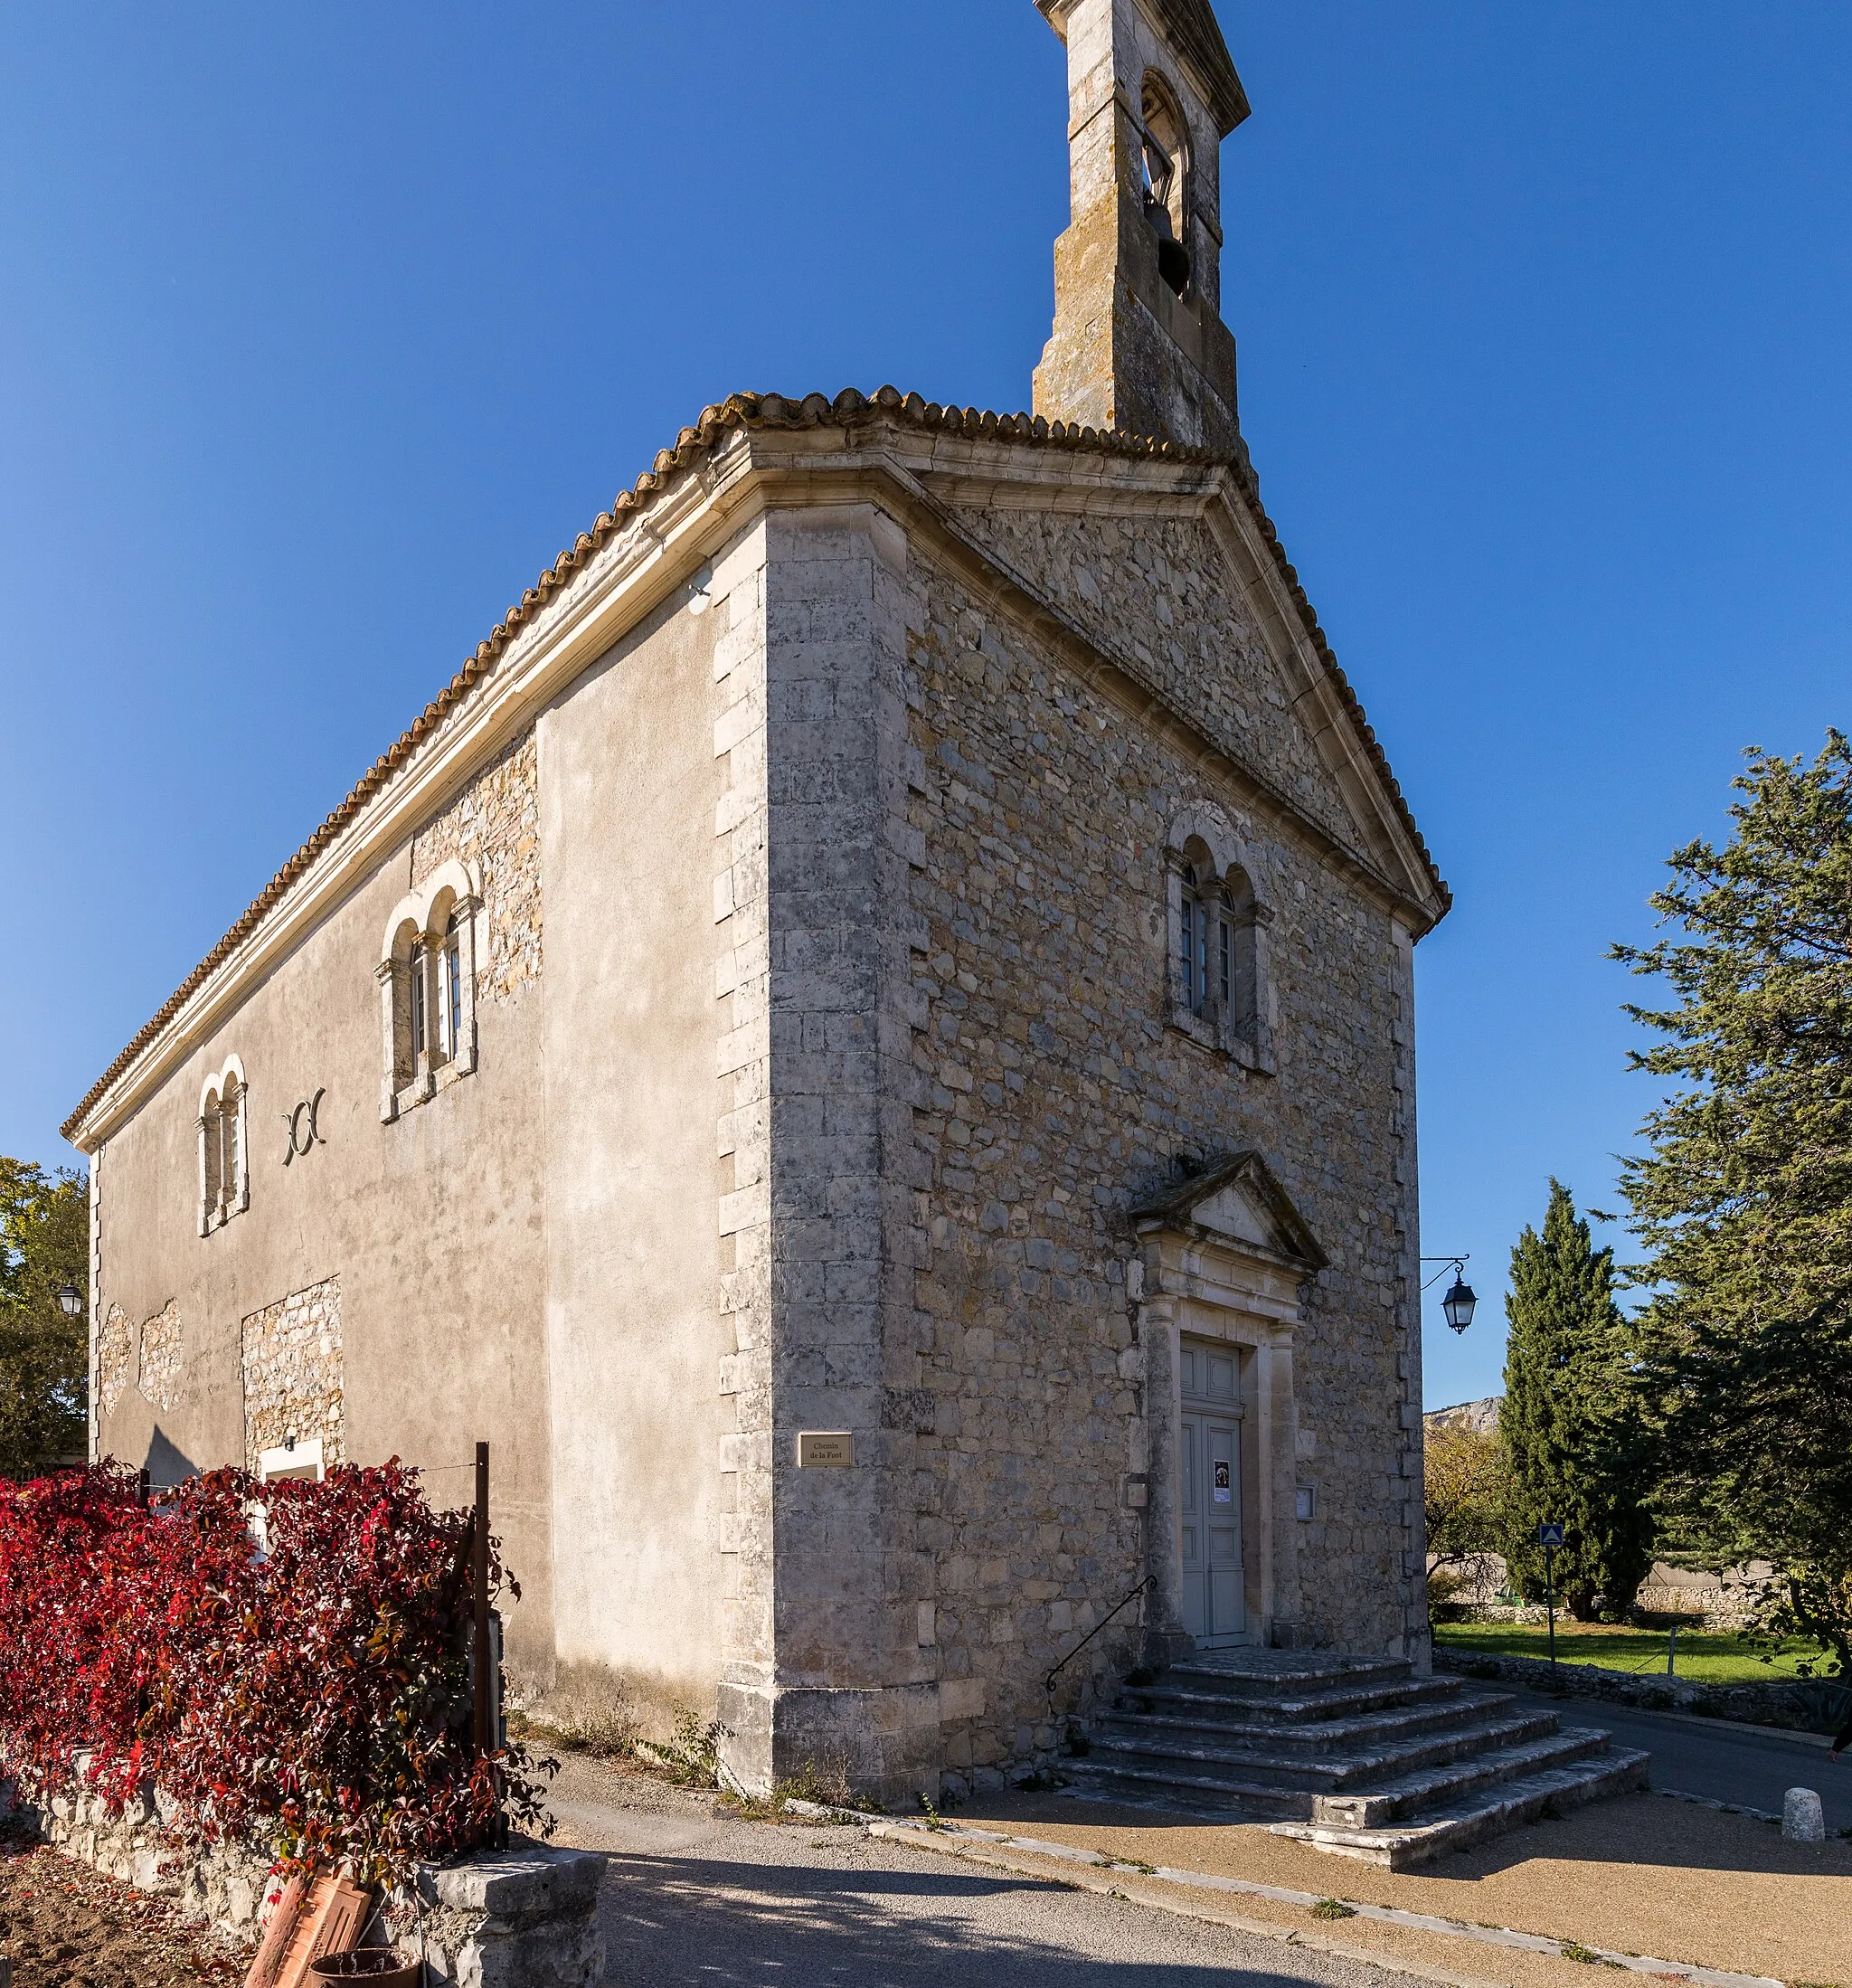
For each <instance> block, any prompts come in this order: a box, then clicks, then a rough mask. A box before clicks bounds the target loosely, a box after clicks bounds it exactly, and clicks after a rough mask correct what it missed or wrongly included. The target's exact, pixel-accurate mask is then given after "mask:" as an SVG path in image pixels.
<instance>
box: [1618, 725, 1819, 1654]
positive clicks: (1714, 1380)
mask: <svg viewBox="0 0 1852 1988" xmlns="http://www.w3.org/2000/svg"><path fill="white" fill-rule="evenodd" d="M1748 762H1749V763H1748V766H1747V768H1746V769H1745V771H1744V772H1743V775H1742V776H1741V777H1740V778H1739V779H1738V780H1737V781H1736V782H1735V785H1736V787H1737V789H1738V790H1740V792H1742V793H1743V795H1744V796H1746V799H1744V800H1740V801H1738V802H1737V803H1736V804H1735V805H1734V806H1733V807H1732V809H1731V816H1732V819H1734V823H1735V833H1734V838H1733V839H1732V840H1731V841H1730V842H1729V843H1728V844H1727V845H1726V846H1725V847H1724V848H1722V849H1717V848H1714V847H1712V846H1711V845H1710V844H1709V843H1707V842H1693V843H1690V844H1688V845H1687V847H1684V848H1682V849H1680V850H1678V851H1677V853H1676V854H1675V855H1674V856H1673V857H1672V859H1671V865H1670V867H1671V870H1672V873H1673V882H1672V884H1671V885H1669V886H1668V888H1667V889H1665V890H1663V891H1661V892H1659V893H1658V895H1656V896H1655V897H1654V898H1653V899H1652V904H1653V908H1654V909H1655V910H1656V911H1657V912H1658V914H1659V915H1660V918H1661V920H1662V921H1663V922H1665V923H1672V924H1677V925H1678V926H1681V927H1682V928H1683V935H1682V936H1679V937H1672V938H1667V939H1663V940H1661V941H1660V942H1658V944H1656V945H1653V946H1650V947H1647V948H1645V949H1635V948H1632V947H1617V948H1616V949H1615V956H1616V957H1617V958H1618V959H1620V960H1624V961H1626V962H1627V963H1628V964H1629V965H1630V966H1631V967H1632V969H1633V970H1634V971H1635V972H1636V973H1643V974H1650V975H1657V976H1659V977H1660V978H1662V979H1663V980H1665V981H1666V982H1668V985H1669V987H1670V989H1671V991H1672V993H1673V995H1674V996H1675V997H1676V1005H1675V1006H1673V1007H1670V1008H1663V1009H1649V1008H1631V1009H1630V1013H1631V1014H1632V1015H1633V1017H1634V1018H1635V1019H1636V1020H1638V1021H1640V1022H1643V1023H1644V1024H1645V1025H1646V1026H1647V1027H1649V1028H1653V1029H1657V1030H1658V1032H1659V1034H1660V1036H1661V1037H1662V1038H1663V1039H1662V1040H1661V1041H1660V1042H1659V1043H1658V1046H1655V1047H1654V1048H1652V1049H1649V1050H1648V1051H1646V1052H1644V1053H1643V1054H1637V1055H1636V1056H1634V1058H1633V1062H1634V1065H1635V1066H1636V1067H1638V1068H1640V1069H1643V1070H1647V1071H1649V1072H1650V1073H1652V1074H1654V1075H1655V1076H1658V1077H1661V1078H1665V1079H1668V1080H1669V1082H1670V1084H1672V1085H1673V1086H1675V1088H1674V1090H1673V1092H1672V1094H1671V1095H1670V1096H1669V1098H1668V1101H1667V1103H1664V1104H1663V1105H1661V1106H1660V1108H1659V1109H1658V1111H1656V1112H1652V1113H1651V1114H1650V1116H1649V1118H1648V1119H1647V1121H1646V1123H1645V1125H1644V1127H1643V1128H1642V1130H1643V1131H1644V1133H1645V1135H1646V1138H1647V1141H1648V1150H1646V1151H1645V1152H1644V1153H1642V1154H1639V1155H1638V1156H1636V1157H1635V1158H1633V1159H1632V1160H1630V1162H1629V1163H1628V1165H1627V1167H1626V1168H1625V1169H1624V1171H1623V1174H1622V1184H1623V1187H1624V1188H1625V1191H1626V1194H1627V1197H1628V1199H1629V1200H1630V1203H1631V1204H1632V1208H1633V1216H1634V1225H1635V1227H1636V1230H1637V1232H1638V1233H1639V1235H1640V1236H1641V1238H1642V1240H1643V1241H1644V1242H1645V1243H1646V1245H1647V1247H1648V1250H1649V1261H1648V1262H1647V1263H1646V1264H1644V1265H1643V1266H1642V1268H1641V1272H1640V1277H1639V1281H1640V1282H1641V1283H1648V1284H1649V1285H1651V1286H1653V1287H1654V1289H1655V1295H1654V1297H1653V1298H1652V1300H1651V1302H1649V1305H1648V1306H1647V1308H1646V1310H1645V1311H1644V1312H1643V1313H1642V1314H1641V1318H1640V1321H1639V1355H1640V1361H1641V1366H1642V1369H1643V1373H1644V1377H1645V1379H1646V1382H1647V1385H1648V1387H1649V1394H1650V1398H1651V1400H1652V1403H1653V1406H1654V1412H1655V1414H1656V1416H1657V1417H1658V1422H1659V1425H1660V1429H1661V1432H1662V1451H1663V1457H1664V1463H1663V1466H1662V1472H1661V1486H1660V1491H1659V1496H1660V1498H1661V1500H1663V1502H1664V1503H1665V1505H1666V1507H1667V1510H1668V1513H1669V1515H1670V1516H1671V1517H1672V1518H1673V1519H1674V1520H1675V1521H1676V1522H1677V1524H1679V1525H1680V1526H1681V1528H1684V1529H1689V1530H1690V1531H1691V1532H1692V1533H1694V1534H1695V1535H1698V1536H1702V1537H1705V1538H1711V1539H1715V1540H1716V1541H1717V1542H1719V1547H1720V1550H1721V1551H1723V1552H1724V1553H1726V1554H1728V1555H1730V1556H1731V1557H1735V1558H1737V1559H1746V1558H1747V1557H1749V1556H1750V1555H1751V1554H1752V1553H1755V1554H1760V1555H1762V1556H1763V1557H1766V1558H1767V1559H1769V1560H1772V1562H1773V1563H1774V1564H1775V1566H1776V1567H1777V1569H1778V1570H1779V1578H1778V1581H1777V1584H1776V1587H1775V1589H1774V1590H1773V1592H1772V1597H1771V1603H1770V1609H1769V1613H1768V1614H1767V1615H1766V1617H1765V1619H1764V1626H1766V1627H1767V1628H1770V1629H1772V1630H1778V1631H1781V1632H1784V1633H1800V1634H1803V1635H1808V1636H1811V1637H1813V1638H1814V1639H1815V1640H1816V1641H1817V1642H1819V1644H1820V1646H1821V1648H1822V1650H1823V1651H1827V1652H1831V1653H1832V1654H1833V1656H1834V1657H1835V1658H1836V1659H1837V1668H1838V1671H1840V1673H1841V1674H1843V1675H1848V1676H1852V1440H1848V1437H1847V1430H1848V1427H1852V750H1848V747H1847V741H1846V738H1845V736H1844V735H1843V734H1840V733H1838V732H1832V733H1828V736H1827V743H1826V747H1825V750H1824V751H1823V752H1822V753H1820V755H1819V758H1818V759H1817V760H1816V761H1814V762H1813V763H1812V764H1811V765H1810V766H1809V765H1807V764H1805V763H1804V762H1803V761H1802V760H1800V759H1799V758H1796V759H1793V760H1782V759H1778V758H1773V757H1771V756H1770V755H1768V754H1765V753H1762V752H1760V751H1759V750H1753V751H1752V752H1751V753H1749V754H1748Z"/></svg>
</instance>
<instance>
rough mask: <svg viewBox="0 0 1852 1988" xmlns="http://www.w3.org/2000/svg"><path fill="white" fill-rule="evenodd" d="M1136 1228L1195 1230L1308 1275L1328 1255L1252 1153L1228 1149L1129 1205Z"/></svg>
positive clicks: (1322, 1267)
mask: <svg viewBox="0 0 1852 1988" xmlns="http://www.w3.org/2000/svg"><path fill="white" fill-rule="evenodd" d="M1132 1218H1133V1219H1134V1221H1136V1222H1137V1223H1138V1225H1139V1227H1140V1228H1172V1229H1179V1230H1184V1231H1186V1232H1187V1231H1191V1230H1195V1231H1198V1232H1206V1233H1207V1234H1208V1235H1213V1236H1215V1237H1218V1238H1220V1239H1221V1240H1223V1241H1224V1242H1227V1243H1231V1244H1233V1245H1235V1246H1236V1247H1237V1248H1243V1249H1248V1250H1252V1251H1255V1252H1257V1253H1258V1254H1261V1255H1264V1256H1267V1257H1271V1258H1272V1259H1274V1260H1275V1261H1278V1262H1280V1263H1284V1264H1290V1265H1292V1266H1293V1267H1294V1268H1295V1269H1299V1270H1303V1271H1305V1272H1306V1273H1308V1274H1310V1273H1312V1272H1315V1271H1319V1270H1322V1269H1324V1268H1325V1266H1326V1264H1328V1263H1329V1261H1330V1258H1329V1257H1328V1256H1327V1255H1326V1254H1325V1252H1324V1251H1323V1250H1322V1249H1321V1248H1320V1247H1319V1246H1318V1238H1317V1236H1315V1235H1313V1234H1312V1232H1311V1230H1310V1228H1309V1227H1308V1226H1307V1225H1306V1222H1305V1220H1304V1218H1303V1217H1302V1216H1300V1214H1299V1210H1298V1209H1297V1208H1296V1207H1293V1205H1292V1201H1291V1199H1290V1197H1289V1196H1288V1194H1287V1192H1286V1190H1285V1188H1282V1187H1281V1186H1280V1183H1279V1181H1277V1180H1276V1179H1274V1178H1273V1175H1272V1172H1271V1169H1269V1167H1268V1165H1267V1162H1266V1161H1265V1160H1262V1159H1261V1156H1260V1154H1259V1153H1257V1152H1241V1153H1232V1154H1231V1155H1230V1156H1229V1157H1228V1158H1227V1159H1226V1160H1218V1161H1217V1162H1216V1163H1215V1164H1214V1166H1212V1167H1208V1168H1206V1169H1204V1170H1203V1171H1202V1172H1200V1173H1195V1174H1190V1175H1188V1176H1187V1177H1186V1178H1185V1179H1181V1180H1178V1181H1176V1182H1174V1183H1173V1184H1172V1185H1171V1186H1169V1187H1167V1188H1165V1189H1164V1191H1163V1192H1162V1193H1161V1194H1158V1195H1154V1196H1152V1197H1150V1198H1148V1199H1147V1200H1145V1201H1142V1202H1140V1203H1139V1206H1138V1207H1135V1208H1134V1209H1133V1210H1132Z"/></svg>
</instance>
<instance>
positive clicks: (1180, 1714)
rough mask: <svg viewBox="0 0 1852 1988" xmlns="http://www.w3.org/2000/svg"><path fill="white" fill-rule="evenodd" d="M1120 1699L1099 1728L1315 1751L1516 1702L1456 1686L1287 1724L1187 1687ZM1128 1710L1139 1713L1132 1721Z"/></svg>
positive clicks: (1455, 1722)
mask: <svg viewBox="0 0 1852 1988" xmlns="http://www.w3.org/2000/svg"><path fill="white" fill-rule="evenodd" d="M1120 1702H1121V1703H1122V1704H1123V1705H1125V1706H1126V1708H1127V1711H1126V1712H1120V1711H1112V1712H1108V1713H1105V1714H1103V1715H1102V1716H1101V1718H1100V1719H1099V1720H1098V1721H1097V1723H1096V1726H1095V1731H1096V1732H1105V1733H1118V1732H1124V1731H1129V1730H1134V1729H1136V1730H1141V1731H1143V1730H1148V1731H1152V1732H1162V1733H1167V1734H1170V1735H1171V1736H1172V1737H1176V1738H1178V1739H1183V1738H1187V1737H1195V1738H1197V1739H1198V1740H1200V1742H1201V1743H1203V1744H1205V1745H1214V1746H1224V1747H1238V1748H1240V1749H1242V1750H1243V1751H1247V1750H1249V1749H1252V1750H1253V1751H1255V1752H1257V1753H1268V1754H1272V1755H1276V1756H1294V1755H1299V1754H1303V1755H1307V1756H1311V1757H1313V1758H1318V1759H1322V1758H1327V1757H1329V1756H1331V1755H1333V1754H1353V1753H1357V1752H1364V1751H1368V1750H1370V1749H1371V1748H1374V1747H1384V1746H1392V1747H1393V1746H1394V1745H1396V1744H1398V1743H1400V1742H1403V1741H1409V1740H1418V1739H1421V1738H1422V1737H1426V1736H1428V1735H1430V1734H1438V1733H1447V1732H1450V1731H1453V1730H1456V1729H1458V1728H1462V1727H1466V1726H1471V1725H1473V1724H1476V1723H1479V1722H1480V1721H1483V1720H1488V1719H1498V1718H1507V1717H1509V1716H1512V1715H1513V1712H1514V1709H1515V1707H1516V1706H1517V1699H1514V1698H1513V1697H1511V1696H1510V1694H1509V1693H1506V1692H1488V1693H1486V1694H1485V1695H1484V1696H1482V1697H1481V1696H1473V1697H1466V1696H1462V1695H1461V1694H1459V1693H1454V1694H1452V1695H1450V1696H1447V1697H1443V1698H1439V1699H1435V1700H1434V1701H1433V1702H1432V1703H1430V1704H1424V1705H1417V1706H1413V1707H1411V1708H1407V1709H1394V1708H1392V1709H1388V1710H1384V1711H1378V1712H1375V1713H1372V1714H1370V1715H1369V1716H1366V1717H1363V1718H1318V1719H1309V1720H1307V1721H1306V1722H1305V1723H1304V1724H1302V1725H1299V1726H1285V1725H1280V1724H1279V1723H1277V1722H1272V1721H1269V1722H1265V1723H1262V1722H1258V1721H1254V1720H1250V1719H1232V1718H1223V1717H1218V1716H1217V1713H1218V1710H1221V1709H1225V1701H1221V1700H1205V1699H1200V1698H1198V1697H1196V1696H1195V1694H1192V1693H1186V1692H1156V1691H1129V1692H1127V1693H1126V1694H1125V1695H1124V1697H1123V1698H1122V1699H1121V1701H1120ZM1128 1713H1136V1714H1139V1715H1142V1716H1140V1717H1139V1718H1138V1719H1137V1720H1136V1722H1134V1721H1133V1720H1132V1719H1131V1718H1129V1717H1128Z"/></svg>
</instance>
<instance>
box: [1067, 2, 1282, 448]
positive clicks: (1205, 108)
mask: <svg viewBox="0 0 1852 1988" xmlns="http://www.w3.org/2000/svg"><path fill="white" fill-rule="evenodd" d="M1036 5H1037V6H1038V7H1040V9H1041V10H1042V12H1043V14H1045V15H1046V16H1047V18H1048V21H1049V23H1050V24H1051V25H1052V26H1053V27H1054V32H1055V33H1057V34H1058V35H1060V36H1061V38H1062V40H1063V42H1064V43H1066V44H1067V65H1068V147H1069V174H1068V179H1069V193H1070V198H1071V202H1072V217H1071V219H1070V222H1069V225H1068V229H1067V232H1065V233H1064V234H1063V236H1062V237H1061V239H1060V241H1057V242H1056V243H1055V246H1054V336H1053V337H1051V338H1050V340H1049V341H1048V345H1047V348H1046V349H1045V350H1044V353H1043V355H1042V363H1041V364H1040V365H1039V366H1037V367H1036V369H1035V412H1037V413H1038V414H1044V415H1046V416H1047V417H1048V419H1049V420H1050V421H1077V422H1080V423H1082V424H1083V425H1086V426H1090V427H1093V428H1101V429H1110V430H1117V431H1120V433H1123V434H1134V435H1150V436H1155V437H1158V438H1160V439H1163V440H1171V441H1181V442H1190V443H1194V444H1196V445H1198V446H1202V447H1206V448H1211V449H1219V450H1228V451H1229V452H1230V453H1239V452H1242V443H1241V437H1240V431H1239V428H1238V425H1237V421H1236V409H1235V386H1234V339H1233V335H1232V334H1231V333H1230V332H1229V330H1228V327H1226V326H1225V325H1224V323H1223V322H1222V315H1221V300H1222V298H1221V293H1222V281H1221V266H1222V219H1221V209H1222V203H1221V185H1220V180H1221V173H1220V148H1221V143H1222V140H1223V139H1224V138H1225V137H1227V136H1228V134H1229V133H1230V132H1231V131H1233V129H1234V128H1235V126H1236V125H1238V124H1239V123H1240V122H1241V121H1242V119H1243V118H1245V117H1246V116H1247V114H1248V101H1247V97H1246V94H1245V93H1244V91H1243V89H1242V84H1241V78H1240V77H1239V76H1238V75H1237V74H1236V73H1235V69H1234V63H1233V61H1232V60H1231V59H1230V57H1229V53H1228V46H1227V43H1225V42H1224V40H1223V39H1222V31H1221V29H1220V28H1219V27H1218V26H1217V25H1216V23H1215V16H1214V13H1213V12H1212V10H1211V8H1210V5H1209V0H1036Z"/></svg>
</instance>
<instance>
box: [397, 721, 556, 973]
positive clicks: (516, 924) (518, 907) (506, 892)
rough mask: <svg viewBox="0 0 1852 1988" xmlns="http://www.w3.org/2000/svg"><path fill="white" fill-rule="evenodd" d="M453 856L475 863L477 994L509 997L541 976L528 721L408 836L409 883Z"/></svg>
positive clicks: (536, 790) (533, 763) (536, 813)
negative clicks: (479, 937) (480, 937)
mask: <svg viewBox="0 0 1852 1988" xmlns="http://www.w3.org/2000/svg"><path fill="white" fill-rule="evenodd" d="M451 857H458V858H459V859H461V860H462V861H463V862H466V863H473V864H477V865H479V866H480V871H481V876H482V905H483V908H482V915H481V921H480V924H479V927H478V929H479V930H480V931H481V932H483V933H484V934H485V937H486V944H485V945H483V946H482V948H481V951H480V953H479V956H478V958H477V966H476V993H477V999H478V1000H483V1001H506V1000H510V999H513V998H514V996H515V994H517V993H518V992H519V991H520V989H523V988H524V987H526V986H528V985H529V984H530V983H532V982H534V981H536V980H539V978H540V965H541V882H540V755H539V746H538V743H537V741H536V738H535V735H534V729H533V727H532V726H530V727H529V728H528V729H527V731H526V732H524V734H522V736H521V737H519V738H518V739H515V741H513V742H512V743H510V744H509V745H507V746H506V748H504V750H503V751H502V752H501V753H499V754H498V755H497V756H496V762H495V763H494V764H493V765H492V766H490V767H488V768H487V770H486V771H485V772H481V773H478V774H477V777H476V778H475V779H474V780H473V781H470V782H469V784H468V786H467V787H466V788H465V789H464V790H463V791H462V793H460V794H459V795H458V797H457V799H456V800H453V801H452V802H451V803H450V805H449V807H448V808H446V809H444V810H443V812H442V813H441V814H439V816H437V817H436V818H435V819H433V820H432V821H430V822H429V823H428V824H427V825H426V826H425V827H424V828H421V829H420V830H419V832H418V834H417V836H416V837H415V838H413V840H412V844H411V884H412V888H413V889H414V890H415V889H417V888H418V887H419V886H420V885H422V884H423V883H424V882H425V881H426V879H427V878H429V877H430V876H432V875H433V874H434V873H435V872H436V871H437V870H438V868H439V866H441V865H442V864H444V863H445V862H447V861H449V858H451Z"/></svg>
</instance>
